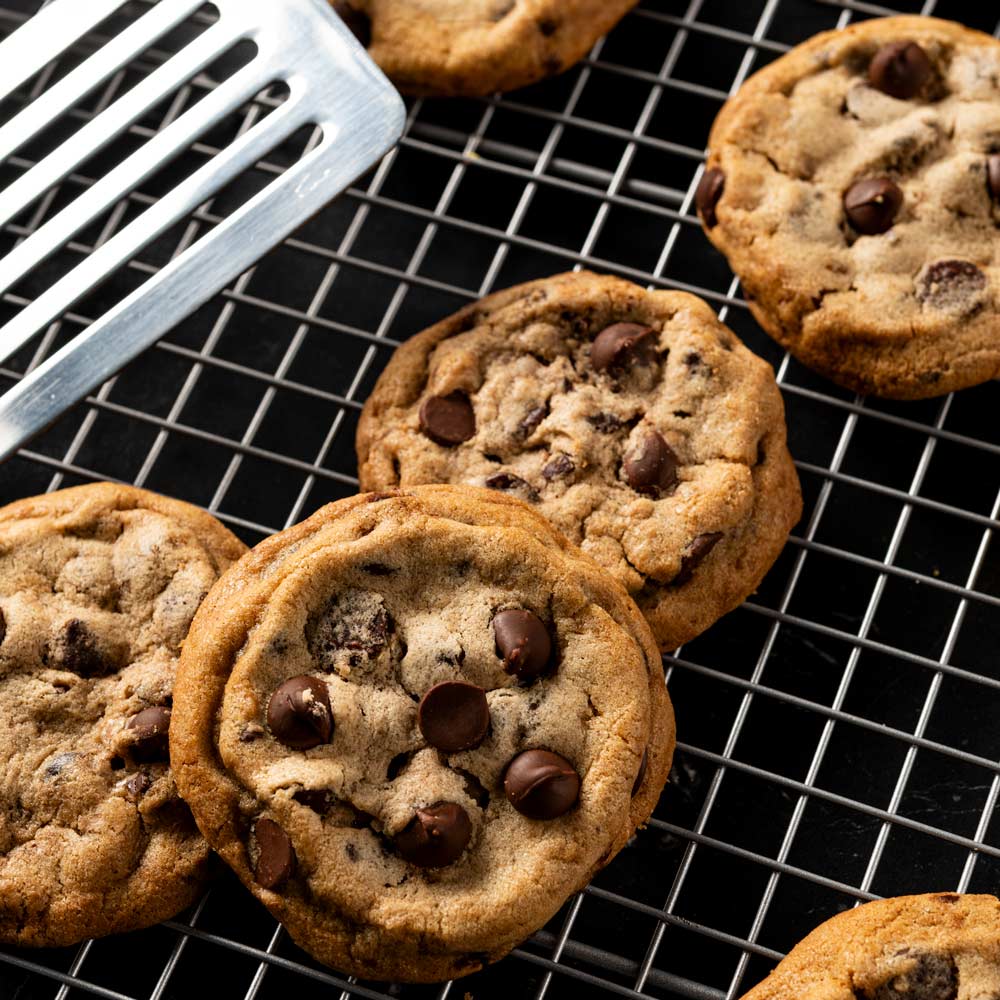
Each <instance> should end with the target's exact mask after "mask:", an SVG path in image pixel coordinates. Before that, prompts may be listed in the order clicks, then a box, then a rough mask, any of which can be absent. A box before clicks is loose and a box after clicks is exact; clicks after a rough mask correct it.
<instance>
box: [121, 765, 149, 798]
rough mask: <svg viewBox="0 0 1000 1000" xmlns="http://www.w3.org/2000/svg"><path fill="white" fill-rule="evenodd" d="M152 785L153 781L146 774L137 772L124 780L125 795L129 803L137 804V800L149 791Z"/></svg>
mask: <svg viewBox="0 0 1000 1000" xmlns="http://www.w3.org/2000/svg"><path fill="white" fill-rule="evenodd" d="M152 785H153V779H152V778H150V776H149V775H148V774H143V773H142V771H138V772H136V773H135V774H133V775H131V776H130V777H128V778H126V779H125V783H124V786H123V787H124V788H125V795H126V796H127V798H128V799H129V800H130V801H131V802H138V801H139V799H141V798H142V797H143V795H145V794H146V792H148V791H149V789H150V788H151V787H152Z"/></svg>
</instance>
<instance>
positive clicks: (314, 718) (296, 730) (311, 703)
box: [267, 674, 333, 750]
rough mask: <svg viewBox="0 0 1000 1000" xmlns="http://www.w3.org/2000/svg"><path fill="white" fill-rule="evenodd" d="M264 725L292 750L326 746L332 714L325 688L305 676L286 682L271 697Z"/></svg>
mask: <svg viewBox="0 0 1000 1000" xmlns="http://www.w3.org/2000/svg"><path fill="white" fill-rule="evenodd" d="M267 724H268V727H269V728H270V730H271V732H272V733H273V734H274V736H275V738H276V739H278V740H280V741H281V742H282V743H284V744H285V746H287V747H291V748H292V749H293V750H309V749H310V748H312V747H318V746H319V745H320V744H321V743H329V742H330V737H331V736H333V710H332V709H331V708H330V692H329V690H328V689H327V686H326V685H325V684H324V683H323V682H322V681H321V680H319V679H317V678H316V677H310V676H309V675H308V674H300V675H299V676H298V677H291V678H289V679H288V680H287V681H285V682H284V683H283V684H281V685H279V686H278V688H277V689H276V690H275V692H274V694H272V695H271V700H270V702H269V703H268V706H267Z"/></svg>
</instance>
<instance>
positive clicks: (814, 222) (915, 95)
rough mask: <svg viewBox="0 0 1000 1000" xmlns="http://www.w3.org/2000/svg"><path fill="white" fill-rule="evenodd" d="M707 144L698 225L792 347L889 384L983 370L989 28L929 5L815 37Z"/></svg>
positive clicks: (997, 205)
mask: <svg viewBox="0 0 1000 1000" xmlns="http://www.w3.org/2000/svg"><path fill="white" fill-rule="evenodd" d="M709 149H710V153H709V158H708V164H707V169H706V172H705V174H704V176H703V178H702V181H701V184H700V186H699V188H698V192H697V199H696V200H697V204H698V208H699V211H700V213H701V218H702V221H703V223H704V225H705V229H706V231H707V233H708V236H709V238H710V239H711V240H712V242H713V243H714V244H715V245H716V246H717V247H718V248H719V249H720V250H721V251H722V252H723V253H724V254H725V255H726V256H727V257H728V258H729V262H730V264H731V265H732V268H733V270H734V271H735V272H736V274H737V275H739V277H740V280H741V281H742V282H743V287H744V290H745V293H746V296H747V299H748V301H749V303H750V307H751V309H752V310H753V313H754V315H755V316H756V317H757V319H758V321H759V322H760V324H761V325H762V326H763V327H764V329H765V330H767V332H768V333H769V334H771V336H773V337H774V338H775V339H776V340H778V341H779V342H780V343H781V344H783V345H784V346H785V347H787V348H788V350H789V351H791V352H792V354H794V355H795V356H796V357H797V358H798V359H799V360H800V361H802V362H803V363H804V364H806V365H809V366H810V367H811V368H814V369H815V370H816V371H818V372H821V373H822V374H823V375H825V376H827V377H828V378H831V379H833V380H834V381H835V382H838V383H840V384H841V385H844V386H847V387H848V388H851V389H854V390H856V391H857V392H862V393H872V394H874V395H878V396H887V397H892V398H897V399H918V398H923V397H927V396H937V395H941V394H942V393H946V392H950V391H951V390H952V389H960V388H962V387H964V386H969V385H975V384H977V383H979V382H983V381H985V380H987V379H991V378H995V377H996V376H997V375H998V373H1000V318H998V315H997V291H998V282H1000V266H998V265H1000V249H998V241H997V226H998V225H1000V42H998V41H997V40H996V39H994V38H991V37H990V36H989V35H985V34H981V33H980V32H978V31H972V30H970V29H968V28H964V27H962V26H961V25H958V24H953V23H951V22H949V21H941V20H937V19H935V18H931V17H891V18H885V19H881V20H871V21H864V22H862V23H859V24H855V25H852V26H850V27H848V28H846V29H844V30H843V31H833V32H827V33H825V34H822V35H818V36H816V37H815V38H813V39H811V40H810V41H808V42H806V43H804V44H803V45H800V46H798V47H797V48H795V49H793V50H792V51H791V52H790V53H789V54H788V55H786V56H784V57H782V58H781V59H778V60H777V61H775V62H773V63H771V64H770V65H769V66H767V67H766V68H765V69H763V70H761V71H760V72H759V73H757V74H756V75H755V76H753V77H752V78H751V79H750V80H748V81H747V83H746V84H744V86H743V87H742V88H741V89H740V91H739V92H738V93H737V94H736V95H735V97H733V98H732V99H731V100H730V101H729V102H728V103H727V104H726V105H725V106H724V107H723V109H722V111H721V112H720V114H719V116H718V118H717V119H716V122H715V125H714V126H713V128H712V134H711V138H710V140H709Z"/></svg>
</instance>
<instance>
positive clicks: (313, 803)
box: [292, 788, 337, 816]
mask: <svg viewBox="0 0 1000 1000" xmlns="http://www.w3.org/2000/svg"><path fill="white" fill-rule="evenodd" d="M292 798H293V799H295V801H296V802H298V803H299V804H300V805H303V806H305V807H306V808H308V809H312V811H313V812H314V813H319V814H320V816H325V815H326V814H327V813H328V812H329V811H330V809H331V808H333V804H334V803H335V802H336V801H337V797H336V796H335V795H334V794H333V792H331V791H329V790H328V789H326V788H300V789H299V790H298V791H297V792H295V794H294V795H292Z"/></svg>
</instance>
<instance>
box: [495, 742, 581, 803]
mask: <svg viewBox="0 0 1000 1000" xmlns="http://www.w3.org/2000/svg"><path fill="white" fill-rule="evenodd" d="M503 787H504V791H505V792H506V794H507V801H508V802H510V804H511V805H512V806H513V807H514V808H515V809H516V810H517V811H518V812H519V813H521V814H522V815H523V816H527V817H528V818H529V819H555V818H556V817H557V816H562V815H563V813H566V812H569V810H570V809H572V808H573V806H574V805H575V804H576V800H577V798H578V797H579V795H580V776H579V775H578V774H577V773H576V769H575V768H574V767H573V765H572V764H571V763H570V762H569V761H568V760H566V758H565V757H560V756H559V754H557V753H552V752H551V751H550V750H525V751H524V752H523V753H519V754H518V755H517V756H516V757H515V758H514V759H513V760H512V761H511V762H510V763H509V764H508V765H507V773H506V774H505V775H504V779H503Z"/></svg>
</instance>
